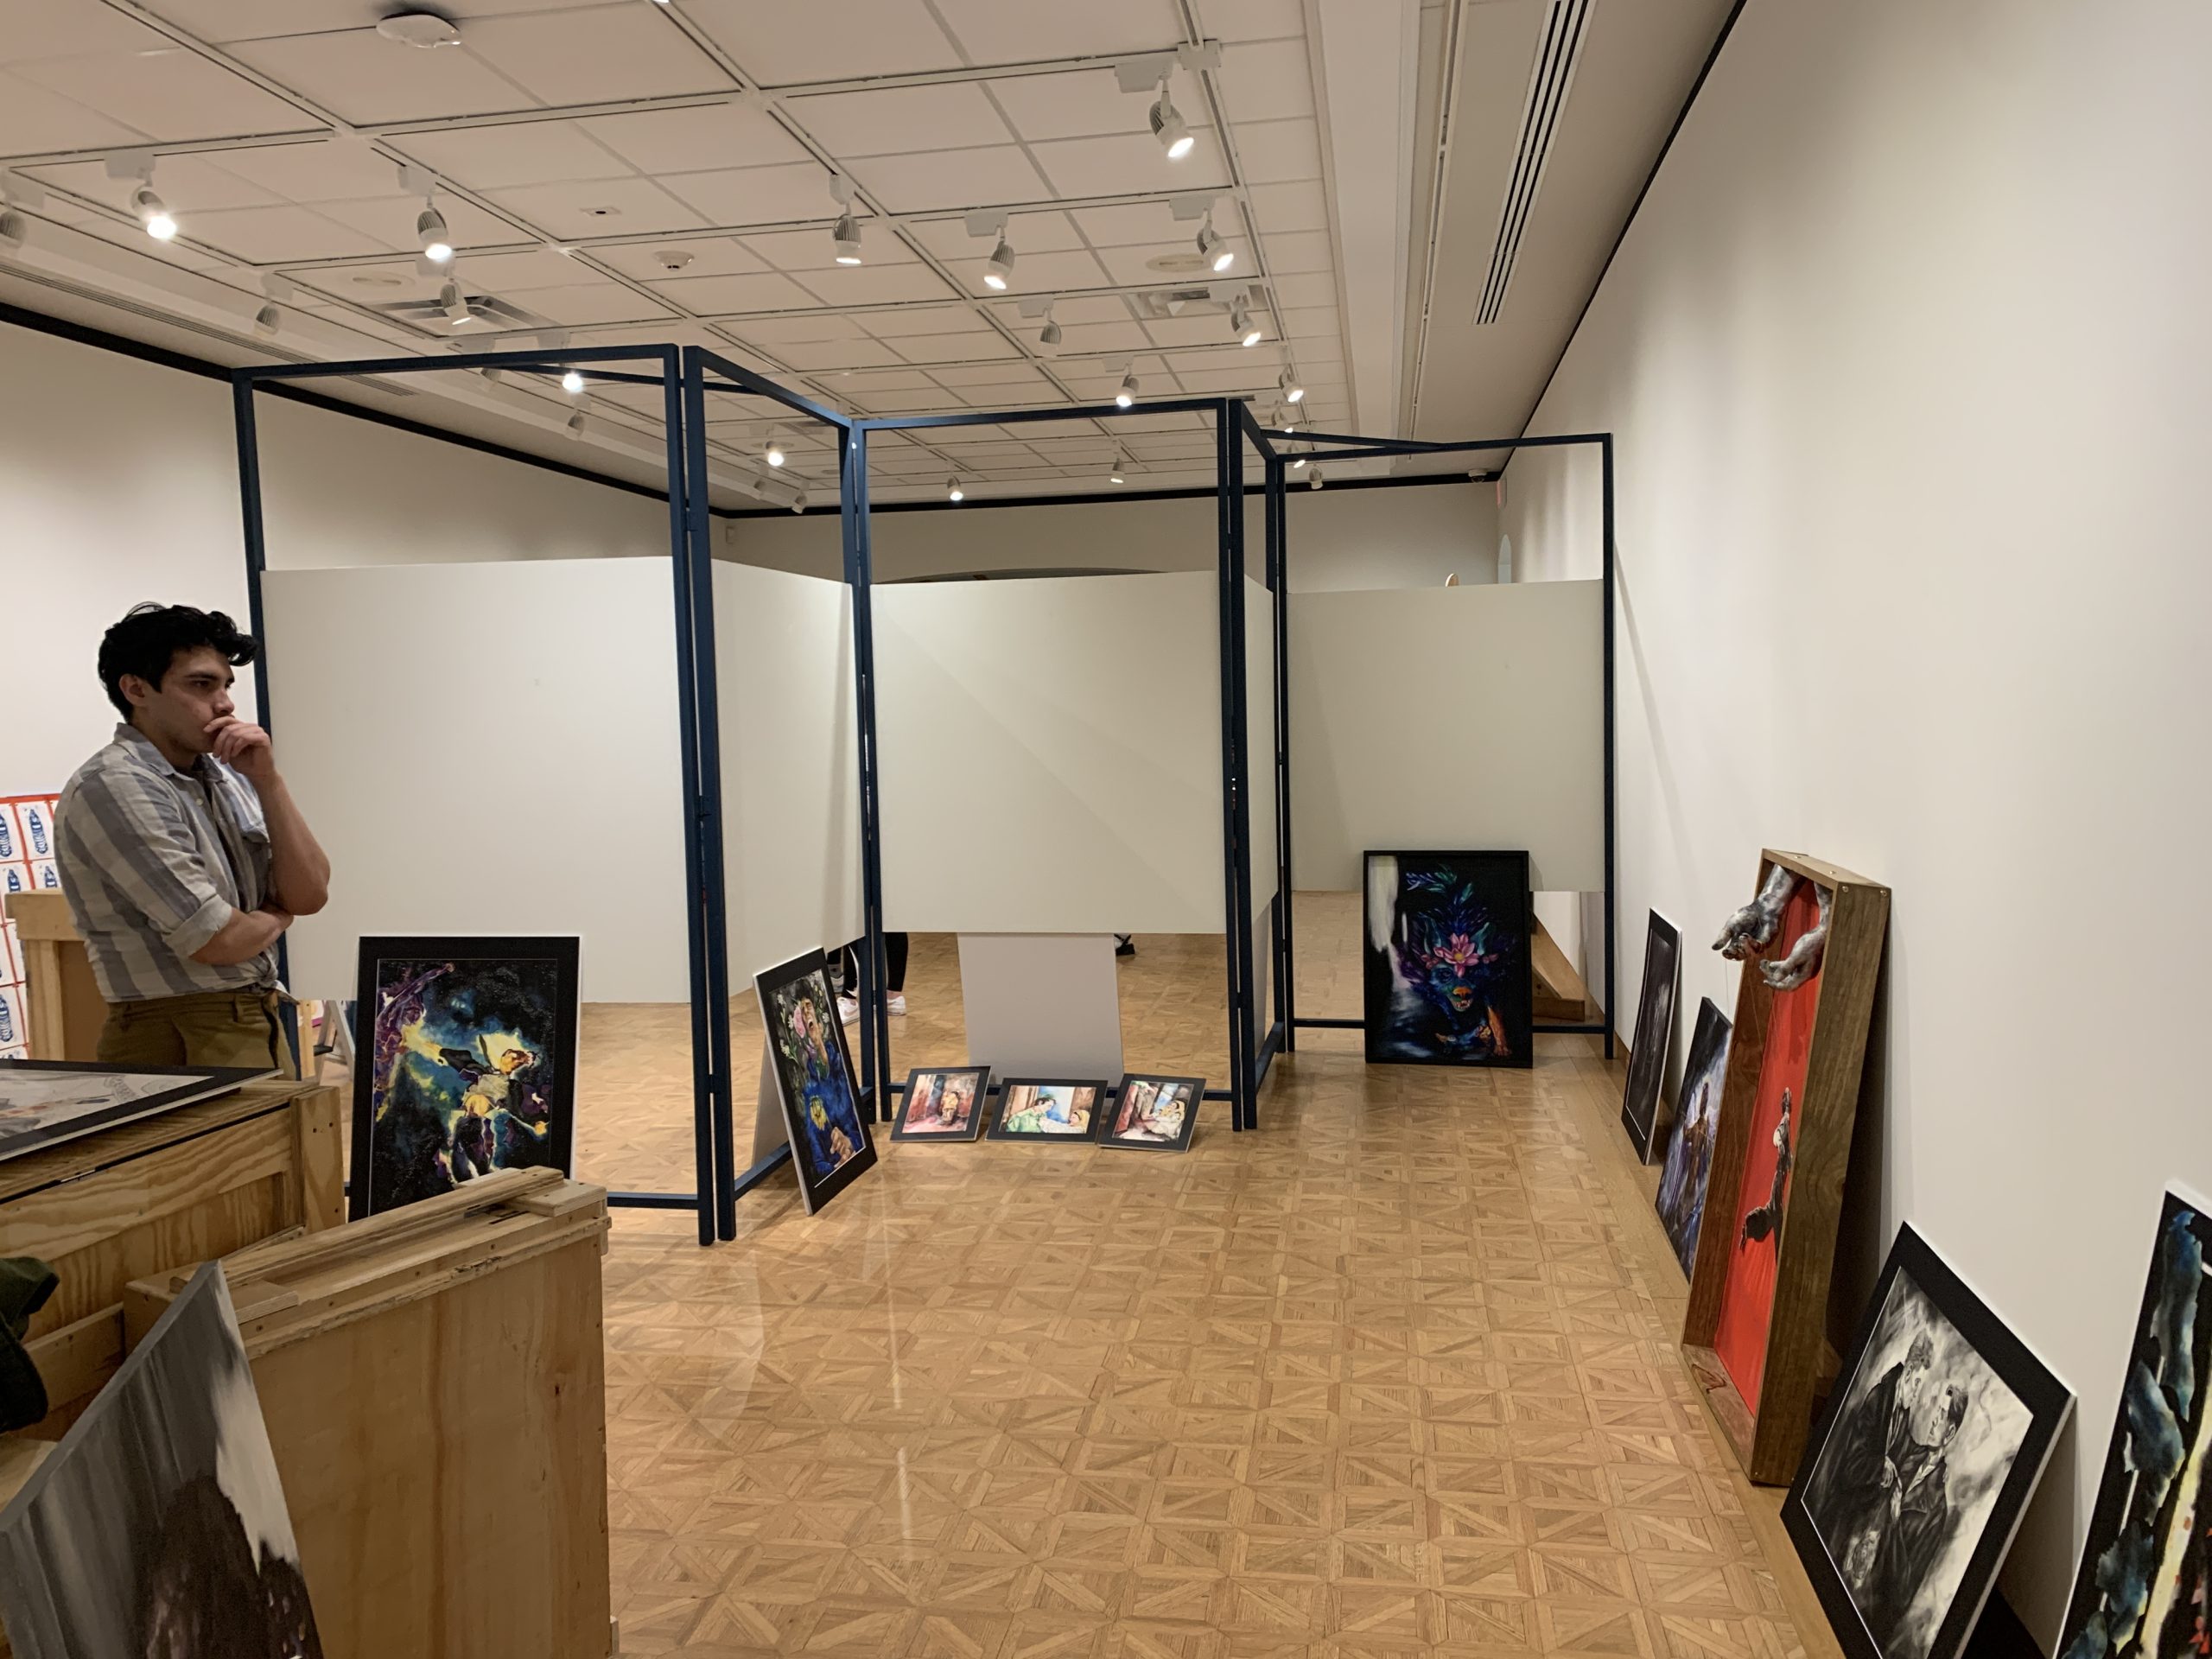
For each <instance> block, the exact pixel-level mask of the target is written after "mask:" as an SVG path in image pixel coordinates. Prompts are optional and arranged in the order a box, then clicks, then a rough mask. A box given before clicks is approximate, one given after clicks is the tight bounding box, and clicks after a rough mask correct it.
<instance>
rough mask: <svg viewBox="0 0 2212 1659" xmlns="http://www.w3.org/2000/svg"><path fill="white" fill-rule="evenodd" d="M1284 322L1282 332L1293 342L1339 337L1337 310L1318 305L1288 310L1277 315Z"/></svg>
mask: <svg viewBox="0 0 2212 1659" xmlns="http://www.w3.org/2000/svg"><path fill="white" fill-rule="evenodd" d="M1276 315H1278V316H1279V317H1280V318H1281V321H1282V331H1283V333H1284V334H1287V335H1288V336H1289V337H1290V338H1291V339H1293V340H1302V339H1308V338H1319V339H1324V340H1334V339H1336V338H1337V337H1338V329H1337V308H1336V307H1335V306H1333V305H1316V306H1308V307H1304V308H1293V309H1287V310H1284V311H1281V312H1278V313H1277V314H1276Z"/></svg>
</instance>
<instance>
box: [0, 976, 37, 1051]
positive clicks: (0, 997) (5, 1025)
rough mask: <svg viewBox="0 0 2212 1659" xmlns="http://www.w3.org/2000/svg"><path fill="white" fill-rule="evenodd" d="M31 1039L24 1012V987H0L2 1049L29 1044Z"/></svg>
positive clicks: (0, 1044)
mask: <svg viewBox="0 0 2212 1659" xmlns="http://www.w3.org/2000/svg"><path fill="white" fill-rule="evenodd" d="M30 1037H31V1033H30V1025H29V1019H28V1017H27V1016H26V1014H24V1012H23V990H22V986H20V985H8V986H0V1048H11V1047H13V1046H15V1045H16V1044H18V1043H27V1042H29V1040H30Z"/></svg>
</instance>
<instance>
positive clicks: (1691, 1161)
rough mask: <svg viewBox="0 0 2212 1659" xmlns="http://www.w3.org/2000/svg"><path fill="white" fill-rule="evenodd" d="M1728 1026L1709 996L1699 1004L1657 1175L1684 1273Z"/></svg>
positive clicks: (1700, 1204) (1700, 1209) (1708, 1171)
mask: <svg viewBox="0 0 2212 1659" xmlns="http://www.w3.org/2000/svg"><path fill="white" fill-rule="evenodd" d="M1732 1031H1733V1027H1732V1026H1730V1024H1729V1023H1728V1016H1727V1015H1726V1014H1723V1013H1721V1012H1720V1010H1719V1007H1718V1006H1716V1005H1715V1004H1714V1002H1713V999H1712V998H1711V997H1709V996H1708V997H1706V998H1704V999H1703V1000H1702V1001H1700V1003H1699V1004H1698V1010H1697V1029H1696V1030H1695V1031H1694V1032H1693V1033H1691V1035H1690V1056H1689V1058H1688V1061H1687V1062H1686V1063H1685V1064H1684V1065H1683V1067H1682V1101H1681V1111H1680V1112H1679V1113H1677V1114H1676V1116H1675V1133H1674V1136H1673V1138H1672V1139H1671V1140H1669V1141H1668V1142H1667V1167H1666V1168H1665V1169H1664V1170H1663V1171H1662V1172H1661V1173H1660V1177H1659V1219H1660V1220H1661V1221H1662V1222H1664V1223H1665V1224H1666V1227H1667V1236H1668V1238H1669V1241H1671V1242H1672V1243H1673V1244H1674V1246H1675V1259H1676V1260H1678V1261H1679V1262H1681V1264H1682V1272H1683V1274H1685V1275H1686V1276H1687V1275H1688V1274H1693V1273H1694V1272H1695V1271H1696V1268H1697V1236H1698V1233H1699V1231H1700V1230H1701V1229H1702V1228H1703V1227H1704V1225H1705V1190H1706V1186H1707V1183H1709V1182H1710V1181H1711V1180H1712V1179H1713V1135H1714V1134H1715V1133H1716V1132H1717V1131H1718V1130H1719V1127H1720V1096H1721V1091H1722V1085H1723V1084H1725V1083H1726V1081H1727V1077H1728V1040H1729V1038H1730V1036H1731V1034H1732Z"/></svg>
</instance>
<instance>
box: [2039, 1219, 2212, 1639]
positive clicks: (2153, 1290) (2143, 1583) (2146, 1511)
mask: <svg viewBox="0 0 2212 1659" xmlns="http://www.w3.org/2000/svg"><path fill="white" fill-rule="evenodd" d="M2208 1272H2212V1219H2208V1216H2207V1212H2206V1206H2204V1205H2199V1204H2197V1203H2196V1201H2195V1200H2193V1199H2190V1198H2184V1197H2183V1196H2182V1195H2181V1194H2179V1193H2177V1192H2169V1193H2167V1194H2166V1197H2165V1204H2164V1208H2163V1210H2162V1211H2161V1212H2160V1214H2159V1217H2158V1237H2157V1239H2156V1241H2155V1242H2154V1243H2152V1249H2151V1278H2150V1282H2149V1283H2148V1284H2147V1285H2146V1286H2145V1287H2144V1291H2143V1310H2142V1312H2141V1313H2139V1315H2137V1317H2136V1321H2135V1344H2134V1347H2133V1351H2131V1352H2130V1353H2129V1355H2128V1357H2127V1369H2126V1374H2125V1375H2124V1376H2122V1377H2121V1379H2120V1411H2119V1414H2118V1416H2117V1418H2116V1419H2115V1421H2113V1429H2112V1446H2111V1449H2110V1451H2109V1452H2107V1453H2106V1456H2105V1472H2104V1480H2103V1483H2102V1484H2101V1485H2100V1486H2099V1487H2098V1488H2097V1506H2096V1508H2095V1510H2093V1511H2092V1512H2091V1514H2090V1516H2089V1538H2088V1544H2087V1546H2086V1547H2085V1548H2083V1550H2082V1570H2081V1575H2080V1576H2079V1577H2078V1578H2077V1579H2076V1580H2075V1584H2074V1595H2073V1599H2072V1600H2070V1601H2069V1603H2068V1604H2067V1607H2066V1623H2065V1624H2064V1626H2063V1635H2062V1636H2061V1637H2060V1639H2059V1643H2058V1654H2059V1659H2129V1656H2134V1655H2141V1656H2143V1659H2170V1656H2178V1655H2189V1656H2193V1659H2194V1656H2202V1655H2203V1654H2206V1653H2212V1624H2208V1622H2207V1620H2208V1614H2212V1455H2209V1454H2212V1434H2208V1433H2207V1432H2206V1428H2205V1419H2206V1417H2207V1416H2208V1412H2207V1410H2206V1401H2205V1394H2206V1387H2207V1384H2208V1383H2212V1376H2208V1369H2212V1278H2209V1277H2207V1274H2208Z"/></svg>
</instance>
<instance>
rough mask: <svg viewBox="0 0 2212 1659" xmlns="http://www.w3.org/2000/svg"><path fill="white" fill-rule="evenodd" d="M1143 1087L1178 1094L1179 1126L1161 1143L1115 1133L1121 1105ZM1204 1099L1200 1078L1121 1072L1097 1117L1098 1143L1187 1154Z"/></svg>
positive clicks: (1148, 1072) (1150, 1139) (1142, 1072)
mask: <svg viewBox="0 0 2212 1659" xmlns="http://www.w3.org/2000/svg"><path fill="white" fill-rule="evenodd" d="M1147 1085H1148V1086H1150V1087H1151V1088H1153V1089H1154V1090H1157V1091H1160V1092H1165V1091H1166V1090H1179V1091H1180V1092H1181V1095H1182V1107H1183V1121H1182V1124H1181V1126H1180V1127H1179V1128H1178V1129H1177V1131H1176V1133H1175V1134H1174V1135H1171V1136H1169V1137H1167V1138H1166V1139H1164V1140H1163V1139H1158V1138H1154V1137H1151V1136H1141V1137H1136V1138H1132V1137H1130V1136H1128V1135H1126V1134H1125V1133H1122V1132H1120V1130H1119V1126H1120V1124H1121V1121H1122V1107H1123V1105H1124V1103H1134V1102H1133V1101H1132V1097H1131V1095H1130V1091H1131V1090H1133V1089H1136V1088H1141V1087H1144V1086H1147ZM1205 1097H1206V1080H1205V1078H1204V1077H1161V1076H1160V1075H1159V1074H1157V1073H1154V1072H1150V1071H1125V1072H1123V1073H1122V1081H1121V1082H1120V1083H1119V1084H1116V1086H1115V1089H1114V1092H1113V1094H1112V1096H1109V1098H1108V1100H1107V1102H1106V1106H1105V1109H1104V1110H1103V1111H1102V1112H1100V1113H1099V1115H1098V1144H1099V1145H1100V1146H1102V1147H1116V1148H1118V1149H1119V1150H1121V1151H1123V1152H1188V1151H1189V1150H1190V1149H1191V1136H1192V1134H1193V1133H1195V1132H1196V1130H1197V1129H1198V1108H1199V1107H1200V1106H1201V1105H1203V1104H1204V1103H1205Z"/></svg>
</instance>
